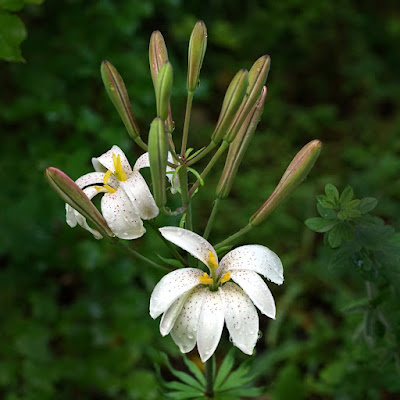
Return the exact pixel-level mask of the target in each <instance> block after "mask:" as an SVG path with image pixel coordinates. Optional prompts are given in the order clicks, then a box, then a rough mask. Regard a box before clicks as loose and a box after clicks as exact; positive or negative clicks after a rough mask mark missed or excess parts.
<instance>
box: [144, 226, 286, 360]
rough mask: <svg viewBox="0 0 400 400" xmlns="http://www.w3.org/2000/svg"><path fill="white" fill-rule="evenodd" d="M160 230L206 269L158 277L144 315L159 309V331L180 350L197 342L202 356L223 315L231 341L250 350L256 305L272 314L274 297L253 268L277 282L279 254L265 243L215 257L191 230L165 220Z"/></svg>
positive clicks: (214, 340)
mask: <svg viewBox="0 0 400 400" xmlns="http://www.w3.org/2000/svg"><path fill="white" fill-rule="evenodd" d="M160 232H161V234H162V235H163V236H164V237H165V238H166V239H167V240H169V241H170V242H172V243H175V244H176V245H177V246H179V247H181V248H182V249H184V250H186V251H187V252H189V253H190V254H192V255H193V256H194V257H196V258H197V259H198V260H200V261H201V262H203V263H204V264H205V265H206V266H207V267H208V269H209V272H210V273H209V274H207V273H204V271H202V270H200V269H197V268H182V269H177V270H175V271H173V272H170V273H169V274H167V275H165V276H164V277H163V278H162V279H161V280H160V282H158V284H157V285H156V287H155V288H154V290H153V293H152V295H151V298H150V315H151V317H152V318H157V317H158V316H159V315H161V314H163V316H162V318H161V322H160V332H161V334H162V335H163V336H165V335H168V333H171V336H172V339H173V340H174V341H175V343H176V344H177V345H178V346H179V348H180V350H181V352H182V353H187V352H189V351H191V350H193V348H194V347H195V345H196V343H197V349H198V351H199V354H200V358H201V360H202V361H203V362H205V361H206V360H208V359H209V358H210V357H211V356H212V354H213V353H214V351H215V349H216V348H217V346H218V343H219V340H220V338H221V334H222V329H223V326H224V321H225V323H226V326H227V328H228V331H229V334H230V337H231V340H232V342H233V344H234V345H235V346H237V347H238V348H239V349H240V350H242V351H243V352H244V353H246V354H252V353H253V350H254V347H255V345H256V342H257V338H258V314H257V310H256V307H257V308H258V309H259V310H260V311H261V313H263V314H265V315H266V316H267V317H270V318H275V301H274V298H273V297H272V294H271V292H270V290H269V289H268V286H267V285H266V283H265V282H264V280H263V279H262V278H261V277H260V276H259V275H258V274H260V275H263V276H264V277H265V278H267V279H269V280H270V281H272V282H274V283H276V284H278V285H280V284H282V282H283V266H282V263H281V260H280V259H279V257H278V256H277V255H276V254H275V253H274V252H273V251H271V250H269V249H268V248H267V247H264V246H260V245H247V246H241V247H238V248H236V249H234V250H232V251H230V252H229V253H228V254H226V255H225V256H224V257H223V258H222V260H221V261H220V262H219V263H218V257H217V253H216V251H215V249H214V248H213V247H212V246H211V244H210V243H209V242H208V241H207V240H205V239H204V238H202V237H201V236H199V235H197V234H196V233H193V232H191V231H188V230H186V229H181V228H176V227H169V226H168V227H164V228H160ZM231 280H232V281H233V282H231ZM255 306H256V307H255Z"/></svg>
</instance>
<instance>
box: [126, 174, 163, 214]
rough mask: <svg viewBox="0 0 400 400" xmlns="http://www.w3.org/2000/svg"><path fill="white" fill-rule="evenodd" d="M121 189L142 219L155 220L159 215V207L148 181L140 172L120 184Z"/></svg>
mask: <svg viewBox="0 0 400 400" xmlns="http://www.w3.org/2000/svg"><path fill="white" fill-rule="evenodd" d="M120 187H121V188H122V189H123V190H124V191H125V193H126V195H127V196H128V197H129V200H130V201H131V202H132V203H133V206H134V208H135V209H136V212H137V213H138V214H139V215H140V217H141V218H143V219H153V218H155V217H156V216H157V215H158V207H157V206H156V203H155V201H154V198H153V196H152V194H151V192H150V189H149V187H148V186H147V183H146V181H145V180H144V178H143V176H142V175H140V173H139V172H136V171H135V172H133V173H132V175H131V176H130V177H129V179H128V180H126V181H122V182H120Z"/></svg>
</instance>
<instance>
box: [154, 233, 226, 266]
mask: <svg viewBox="0 0 400 400" xmlns="http://www.w3.org/2000/svg"><path fill="white" fill-rule="evenodd" d="M160 232H161V234H162V235H163V236H164V237H165V239H167V240H169V241H170V242H172V243H174V244H176V245H177V246H179V247H180V248H182V249H183V250H186V251H187V252H188V253H190V254H191V255H192V256H194V257H196V258H197V259H198V260H200V261H201V262H203V263H204V264H205V265H207V266H208V263H209V260H210V255H209V253H210V252H211V253H212V254H214V257H215V259H216V260H218V256H217V253H216V252H215V250H214V247H212V246H211V244H210V243H209V242H208V241H207V240H206V239H204V238H202V237H201V236H200V235H198V234H197V233H194V232H191V231H188V230H187V229H182V228H177V227H175V226H165V227H163V228H160Z"/></svg>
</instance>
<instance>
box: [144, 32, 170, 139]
mask: <svg viewBox="0 0 400 400" xmlns="http://www.w3.org/2000/svg"><path fill="white" fill-rule="evenodd" d="M167 61H168V51H167V46H166V45H165V41H164V37H163V35H162V34H161V32H160V31H154V32H153V33H152V35H151V38H150V45H149V62H150V72H151V79H152V80H153V85H154V90H155V91H157V89H156V81H157V76H158V73H159V71H160V69H161V67H162V66H163V65H164V64H165V63H166V62H167ZM156 96H157V94H156ZM163 119H165V118H163ZM165 126H166V129H167V132H169V133H171V132H172V131H173V130H174V128H175V125H174V121H173V120H172V113H171V105H170V104H168V116H167V118H166V121H165Z"/></svg>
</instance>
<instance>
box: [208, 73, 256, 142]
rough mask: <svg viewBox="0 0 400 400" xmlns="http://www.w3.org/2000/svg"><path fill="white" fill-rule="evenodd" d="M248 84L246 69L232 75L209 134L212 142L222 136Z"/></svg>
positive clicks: (220, 138) (217, 140)
mask: <svg viewBox="0 0 400 400" xmlns="http://www.w3.org/2000/svg"><path fill="white" fill-rule="evenodd" d="M248 85H249V73H248V71H247V70H245V69H241V70H240V71H239V72H238V73H237V74H236V75H235V76H234V78H233V79H232V81H231V83H230V84H229V87H228V89H227V91H226V94H225V97H224V101H223V103H222V108H221V112H220V114H219V118H218V122H217V126H216V127H215V129H214V132H213V134H212V135H211V140H212V141H213V142H214V143H216V144H218V143H219V142H220V141H221V140H222V138H223V137H224V135H225V133H226V131H227V130H228V128H229V125H230V124H231V123H232V120H233V118H234V116H235V114H236V111H237V110H238V108H239V106H240V104H241V103H242V100H243V97H244V95H245V94H246V90H247V87H248Z"/></svg>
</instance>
